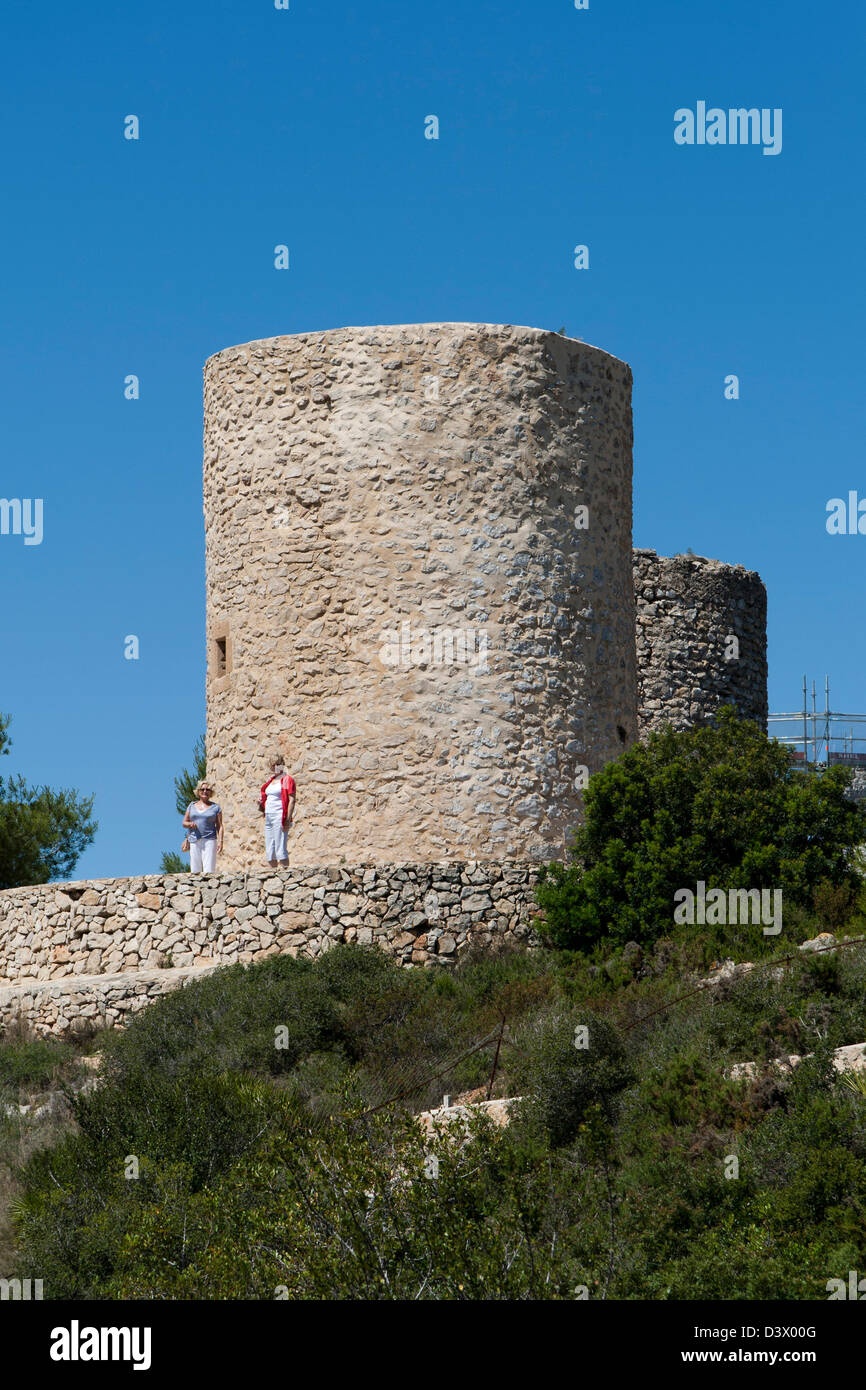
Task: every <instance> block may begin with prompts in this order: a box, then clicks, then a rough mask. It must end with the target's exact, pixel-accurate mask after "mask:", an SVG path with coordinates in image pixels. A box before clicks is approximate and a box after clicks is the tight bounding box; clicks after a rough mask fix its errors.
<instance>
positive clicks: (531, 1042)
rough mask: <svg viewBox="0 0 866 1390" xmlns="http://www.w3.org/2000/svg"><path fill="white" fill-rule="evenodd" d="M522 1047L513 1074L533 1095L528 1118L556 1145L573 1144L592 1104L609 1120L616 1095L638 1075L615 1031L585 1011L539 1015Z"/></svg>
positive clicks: (519, 1043)
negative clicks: (635, 1074) (634, 1071)
mask: <svg viewBox="0 0 866 1390" xmlns="http://www.w3.org/2000/svg"><path fill="white" fill-rule="evenodd" d="M517 1046H518V1048H519V1050H520V1052H521V1055H520V1059H519V1061H518V1062H517V1064H516V1065H515V1068H514V1075H515V1082H516V1084H517V1087H518V1089H519V1091H520V1093H521V1094H522V1095H526V1096H527V1097H528V1099H527V1101H526V1103H525V1113H526V1116H527V1118H528V1119H529V1120H530V1122H535V1123H536V1124H538V1125H539V1126H540V1127H541V1128H542V1129H543V1131H544V1133H545V1135H546V1136H547V1139H548V1142H549V1144H550V1146H551V1148H554V1149H558V1148H561V1147H562V1146H563V1145H565V1144H571V1143H573V1141H574V1140H575V1139H576V1138H577V1135H578V1132H579V1130H580V1127H581V1125H582V1124H583V1123H584V1122H585V1120H586V1118H587V1115H588V1113H589V1111H590V1110H591V1109H592V1108H593V1107H595V1109H596V1111H597V1113H598V1114H599V1115H600V1116H603V1118H604V1119H605V1120H606V1121H607V1122H608V1124H610V1122H611V1121H612V1120H613V1118H614V1113H615V1098H616V1097H617V1096H618V1094H619V1092H620V1091H622V1090H624V1089H625V1087H626V1086H628V1085H629V1083H630V1082H631V1081H632V1080H633V1079H634V1073H633V1068H632V1067H631V1065H630V1064H629V1061H628V1058H627V1056H626V1051H625V1048H624V1046H623V1043H622V1040H621V1039H620V1038H619V1036H618V1035H617V1032H616V1030H615V1029H614V1028H613V1027H612V1026H611V1024H610V1023H608V1022H607V1020H606V1019H604V1018H599V1017H598V1016H594V1015H592V1014H590V1013H588V1012H587V1011H586V1010H583V1011H580V1012H577V1011H568V1012H567V1013H563V1012H561V1011H556V1012H553V1013H550V1014H541V1015H536V1016H534V1017H533V1018H532V1020H531V1021H530V1022H529V1023H528V1025H527V1026H526V1027H525V1028H524V1029H523V1031H522V1032H521V1034H520V1035H519V1038H518V1040H517Z"/></svg>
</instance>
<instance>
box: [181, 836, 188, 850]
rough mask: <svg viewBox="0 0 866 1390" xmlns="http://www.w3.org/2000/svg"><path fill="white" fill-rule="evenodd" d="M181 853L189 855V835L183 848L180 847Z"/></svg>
mask: <svg viewBox="0 0 866 1390" xmlns="http://www.w3.org/2000/svg"><path fill="white" fill-rule="evenodd" d="M180 852H181V854H189V836H188V835H187V837H186V839H185V840H184V842H183V844H182V845H181V847H180Z"/></svg>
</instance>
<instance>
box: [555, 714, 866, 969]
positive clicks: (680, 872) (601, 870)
mask: <svg viewBox="0 0 866 1390" xmlns="http://www.w3.org/2000/svg"><path fill="white" fill-rule="evenodd" d="M850 777H851V774H850V772H849V771H848V770H847V769H846V768H843V767H831V768H828V769H826V770H824V771H822V772H816V773H809V774H804V773H802V772H800V771H798V770H796V769H795V768H794V767H793V765H792V762H791V759H790V755H789V753H788V752H787V750H786V749H785V748H784V747H783V746H782V745H781V744H779V743H777V742H775V741H774V740H772V739H769V738H767V736H766V734H765V733H764V732H763V731H762V730H761V729H760V728H759V727H758V726H757V724H755V723H753V722H751V721H750V720H741V719H738V718H737V716H736V713H735V711H734V710H733V709H731V708H730V707H723V708H722V709H721V710H720V711H719V713H718V716H717V720H716V722H715V724H713V725H707V726H704V727H701V728H694V729H687V730H684V731H681V732H677V731H674V730H673V729H670V728H668V729H665V730H663V731H662V732H660V733H654V734H652V735H651V736H650V739H649V741H648V742H647V743H646V744H635V746H634V747H633V748H631V749H629V751H628V752H627V753H625V754H624V755H623V756H622V757H621V758H619V759H618V760H617V761H616V762H613V763H608V765H607V766H606V767H604V768H602V769H601V771H599V772H597V773H595V774H594V776H592V777H591V778H590V781H589V785H588V787H587V789H586V795H585V798H584V810H585V816H586V819H585V822H584V824H583V825H582V826H580V828H579V829H578V831H577V833H576V835H575V839H574V843H573V847H572V859H571V862H570V863H569V864H567V865H564V864H551V865H550V866H549V867H548V868H547V869H546V870H544V871H543V872H542V875H541V882H540V885H539V889H538V901H539V903H540V904H541V906H542V907H543V908H544V911H545V918H546V931H547V934H548V937H549V939H550V940H551V942H552V943H553V944H554V945H556V946H560V947H571V948H576V949H581V950H582V949H586V948H587V947H591V946H593V945H594V944H595V943H596V942H600V941H606V942H609V943H611V944H622V943H624V942H626V941H629V940H637V941H652V940H654V939H656V938H657V937H659V936H660V935H662V934H663V933H667V932H669V931H670V929H671V927H672V924H673V906H674V893H675V892H676V890H677V889H682V888H689V889H690V890H692V891H694V890H695V887H696V884H697V883H698V882H699V881H701V880H702V881H703V882H704V883H705V884H706V888H707V891H709V889H710V888H722V889H732V888H736V889H752V888H758V889H763V888H766V889H777V888H778V889H781V890H782V894H783V903H784V904H787V905H791V904H795V905H797V906H799V907H804V908H811V907H812V905H813V897H814V894H815V890H816V889H817V888H818V887H819V885H822V884H825V883H827V882H830V883H833V884H836V885H850V887H851V888H852V890H853V889H855V888H856V887H857V885H858V878H857V874H856V869H855V866H854V853H853V852H854V849H855V847H856V846H857V845H858V844H859V843H860V841H861V840H862V839H863V838H864V812H863V810H862V809H861V808H860V807H859V806H858V805H857V804H856V803H854V802H852V801H850V800H848V798H847V797H846V796H845V789H846V787H847V786H848V783H849V782H850ZM706 930H707V931H708V933H709V934H712V933H711V931H710V929H706ZM750 930H751V931H752V932H753V931H754V928H750Z"/></svg>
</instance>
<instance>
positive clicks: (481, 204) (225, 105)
mask: <svg viewBox="0 0 866 1390" xmlns="http://www.w3.org/2000/svg"><path fill="white" fill-rule="evenodd" d="M863 51H864V50H863V20H862V7H860V6H857V5H855V4H854V3H853V2H852V3H842V4H838V5H834V6H832V7H821V6H816V5H814V4H812V3H808V4H807V3H806V2H805V0H787V2H786V3H784V4H782V3H769V2H766V3H763V4H760V5H757V4H755V2H754V0H728V3H726V4H724V5H723V4H709V3H696V0H656V2H655V3H648V0H590V8H589V9H588V10H585V11H578V10H575V9H574V6H573V3H572V0H532V2H531V3H529V2H528V0H524V3H517V0H496V3H493V0H472V3H468V0H439V3H437V4H435V5H425V4H417V5H416V4H412V3H409V0H366V2H365V3H363V4H348V3H327V0H291V8H290V9H289V10H288V11H278V10H276V9H275V8H274V5H273V0H210V2H209V3H204V0H184V3H182V4H178V3H177V0H150V3H148V4H147V5H124V4H118V3H117V0H100V2H97V3H94V0H83V3H82V4H80V5H70V4H68V3H60V0H44V3H40V4H39V5H34V4H33V3H32V0H5V3H4V5H3V10H2V18H0V63H2V82H0V110H2V120H0V130H2V140H3V147H4V148H3V194H4V197H3V203H4V212H5V215H4V217H3V219H2V225H0V239H2V256H0V275H2V280H3V287H2V300H3V332H2V335H0V352H2V370H0V410H2V429H3V456H2V472H0V496H5V497H21V498H27V497H31V498H35V497H41V498H43V499H44V509H45V511H44V539H43V542H42V544H41V545H38V546H29V547H27V546H24V544H23V539H22V537H20V536H19V537H14V536H0V582H2V594H3V602H2V607H0V710H3V711H4V712H6V713H10V714H11V715H12V716H13V723H12V729H11V733H12V737H13V745H14V746H13V749H12V753H11V756H10V757H9V758H6V759H4V760H3V768H2V770H3V771H4V772H5V773H10V772H17V771H20V772H22V773H24V774H25V775H26V776H27V777H28V778H29V779H30V780H31V781H34V782H40V783H41V782H49V783H51V784H54V785H67V786H76V787H78V788H80V789H81V790H82V791H87V792H94V793H95V795H96V814H97V815H98V817H99V820H100V830H99V834H98V836H97V839H96V842H95V844H94V845H93V847H92V848H91V849H90V850H89V851H88V852H87V853H86V854H85V855H84V856H83V858H82V859H81V861H80V863H79V866H78V870H77V876H79V877H87V876H110V875H114V874H130V873H139V872H155V871H156V870H157V867H158V862H159V856H160V853H161V851H162V850H163V849H166V848H176V847H177V846H178V844H179V840H180V831H179V823H178V819H177V817H176V815H175V813H174V805H173V800H174V798H173V788H172V778H173V776H174V774H175V773H176V772H177V770H178V769H179V767H180V766H182V765H184V764H185V763H186V762H188V761H189V754H190V751H191V748H192V745H193V743H194V741H195V738H196V736H197V735H198V733H199V732H200V731H201V730H202V729H203V727H204V672H205V646H204V536H203V524H202V511H201V432H202V419H201V412H202V402H201V373H202V366H203V363H204V360H205V358H206V357H207V356H208V355H209V354H210V353H213V352H215V351H217V350H219V349H220V348H223V347H226V346H228V345H229V344H232V343H239V342H245V341H248V340H249V339H252V338H261V337H267V336H270V335H272V334H278V333H296V332H302V331H304V330H307V329H315V328H332V327H338V326H340V325H343V324H368V323H369V324H375V323H411V322H417V321H432V320H461V321H464V320H468V321H481V322H507V323H520V324H531V325H536V326H539V327H543V328H553V329H557V328H559V327H560V326H563V325H564V326H565V327H566V329H567V331H568V333H569V334H570V335H572V336H575V337H582V338H584V339H585V340H586V341H587V342H590V343H594V344H597V345H598V346H600V347H603V348H605V349H607V350H608V351H610V352H612V353H615V354H616V355H617V356H619V357H622V358H624V359H625V360H626V361H628V362H629V363H630V364H631V367H632V369H633V371H634V377H635V392H634V411H635V524H634V536H635V543H636V544H638V545H649V546H653V547H654V548H656V549H657V550H659V551H660V552H661V553H667V554H670V553H675V552H677V551H681V550H685V549H686V548H687V547H691V548H692V549H693V550H694V551H696V552H697V553H698V554H704V555H710V556H716V557H718V558H720V559H724V560H727V561H731V562H740V563H742V564H745V565H747V566H749V567H751V568H755V569H758V570H759V571H760V572H761V574H762V576H763V578H764V580H765V582H766V584H767V587H768V590H769V610H770V612H769V658H770V703H771V707H772V708H776V709H779V708H790V707H792V704H796V701H797V699H798V694H799V687H800V681H801V676H802V673H803V671H804V670H807V671H808V672H809V673H810V675H811V674H814V675H815V676H816V677H818V679H819V682H823V675H824V672H825V671H829V673H830V675H831V681H832V687H833V689H832V695H833V702H834V704H835V705H836V706H837V707H840V708H847V709H862V708H864V707H866V681H864V678H863V648H864V641H863V634H862V631H861V625H860V622H859V620H858V612H859V607H860V603H859V600H860V598H861V594H862V588H863V584H862V576H863V573H864V564H866V536H853V537H852V536H848V537H831V536H829V535H828V534H827V533H826V530H825V517H826V513H825V506H826V503H827V500H828V499H829V498H830V497H833V496H847V493H848V491H849V489H859V490H860V492H861V494H862V495H864V496H866V469H864V466H863V426H862V414H863V380H864V352H863V329H862V325H863V322H864V317H866V315H864V296H863V289H864V273H863V266H864V250H863V235H864V233H863V228H864V222H866V218H864V206H863V204H864V192H863V165H864V159H863V148H862V141H863V129H864V115H863V105H862V91H863V75H862V66H863ZM699 100H705V101H706V102H707V103H708V104H709V105H710V106H713V105H717V106H719V107H722V108H729V107H738V106H746V107H751V106H756V107H759V108H764V107H766V108H776V107H780V108H782V110H783V113H784V117H783V148H782V152H781V153H780V154H779V155H777V156H765V155H763V154H762V151H761V149H760V148H759V147H752V146H748V147H739V146H722V147H709V146H703V147H698V146H693V147H680V146H677V145H676V144H675V143H674V140H673V130H674V119H673V118H674V111H675V110H676V109H677V108H680V107H691V108H693V109H694V108H695V106H696V103H697V102H698V101H699ZM129 114H135V115H137V116H139V118H140V121H141V138H140V140H139V141H138V142H132V141H126V140H125V139H124V138H123V121H124V117H125V116H127V115H129ZM430 114H435V115H437V116H438V117H439V121H440V138H439V140H438V141H432V140H426V139H425V138H424V118H425V116H427V115H430ZM283 242H284V243H286V244H288V246H289V247H290V253H291V269H290V270H289V271H287V272H279V271H276V270H275V269H274V268H273V248H274V246H275V245H276V244H277V243H283ZM578 243H586V244H588V245H589V248H590V268H589V270H588V271H577V270H575V269H574V268H573V255H572V248H573V247H574V246H575V245H576V244H578ZM128 373H136V374H137V375H138V376H139V377H140V379H141V399H140V400H138V401H134V402H129V401H126V400H124V395H123V382H124V378H125V376H126V375H127V374H128ZM728 373H736V374H737V375H738V376H739V378H740V391H741V396H740V399H739V400H738V401H726V400H725V399H724V395H723V382H724V378H725V376H726V374H728ZM129 633H134V634H136V635H137V636H138V637H139V639H140V642H141V658H140V660H139V661H127V660H124V657H123V639H124V637H125V636H126V635H127V634H129Z"/></svg>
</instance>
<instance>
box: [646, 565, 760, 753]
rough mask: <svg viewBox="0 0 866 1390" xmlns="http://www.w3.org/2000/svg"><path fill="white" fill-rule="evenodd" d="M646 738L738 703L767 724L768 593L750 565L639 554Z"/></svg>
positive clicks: (746, 713) (745, 713)
mask: <svg viewBox="0 0 866 1390" xmlns="http://www.w3.org/2000/svg"><path fill="white" fill-rule="evenodd" d="M634 590H635V601H636V609H637V613H636V619H637V673H638V713H639V719H640V733H641V736H642V737H645V736H646V735H647V734H649V733H651V732H652V730H653V729H660V728H662V727H663V726H664V725H665V724H672V725H673V727H674V728H675V729H685V728H688V727H689V726H690V725H692V724H698V723H700V722H701V721H702V720H704V719H708V718H710V717H711V716H712V714H713V713H714V712H715V710H717V709H718V707H719V705H722V704H731V705H735V706H736V708H737V709H738V711H739V713H740V714H741V715H742V716H743V717H744V718H746V719H755V720H757V721H758V723H760V724H762V725H766V722H767V591H766V589H765V588H764V584H763V581H762V580H761V576H760V575H759V574H757V573H756V572H755V571H754V570H747V569H744V568H743V566H742V565H724V564H722V562H721V561H720V560H707V559H705V558H704V556H702V555H673V556H670V557H666V556H663V555H657V554H656V552H655V551H654V550H635V552H634Z"/></svg>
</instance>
